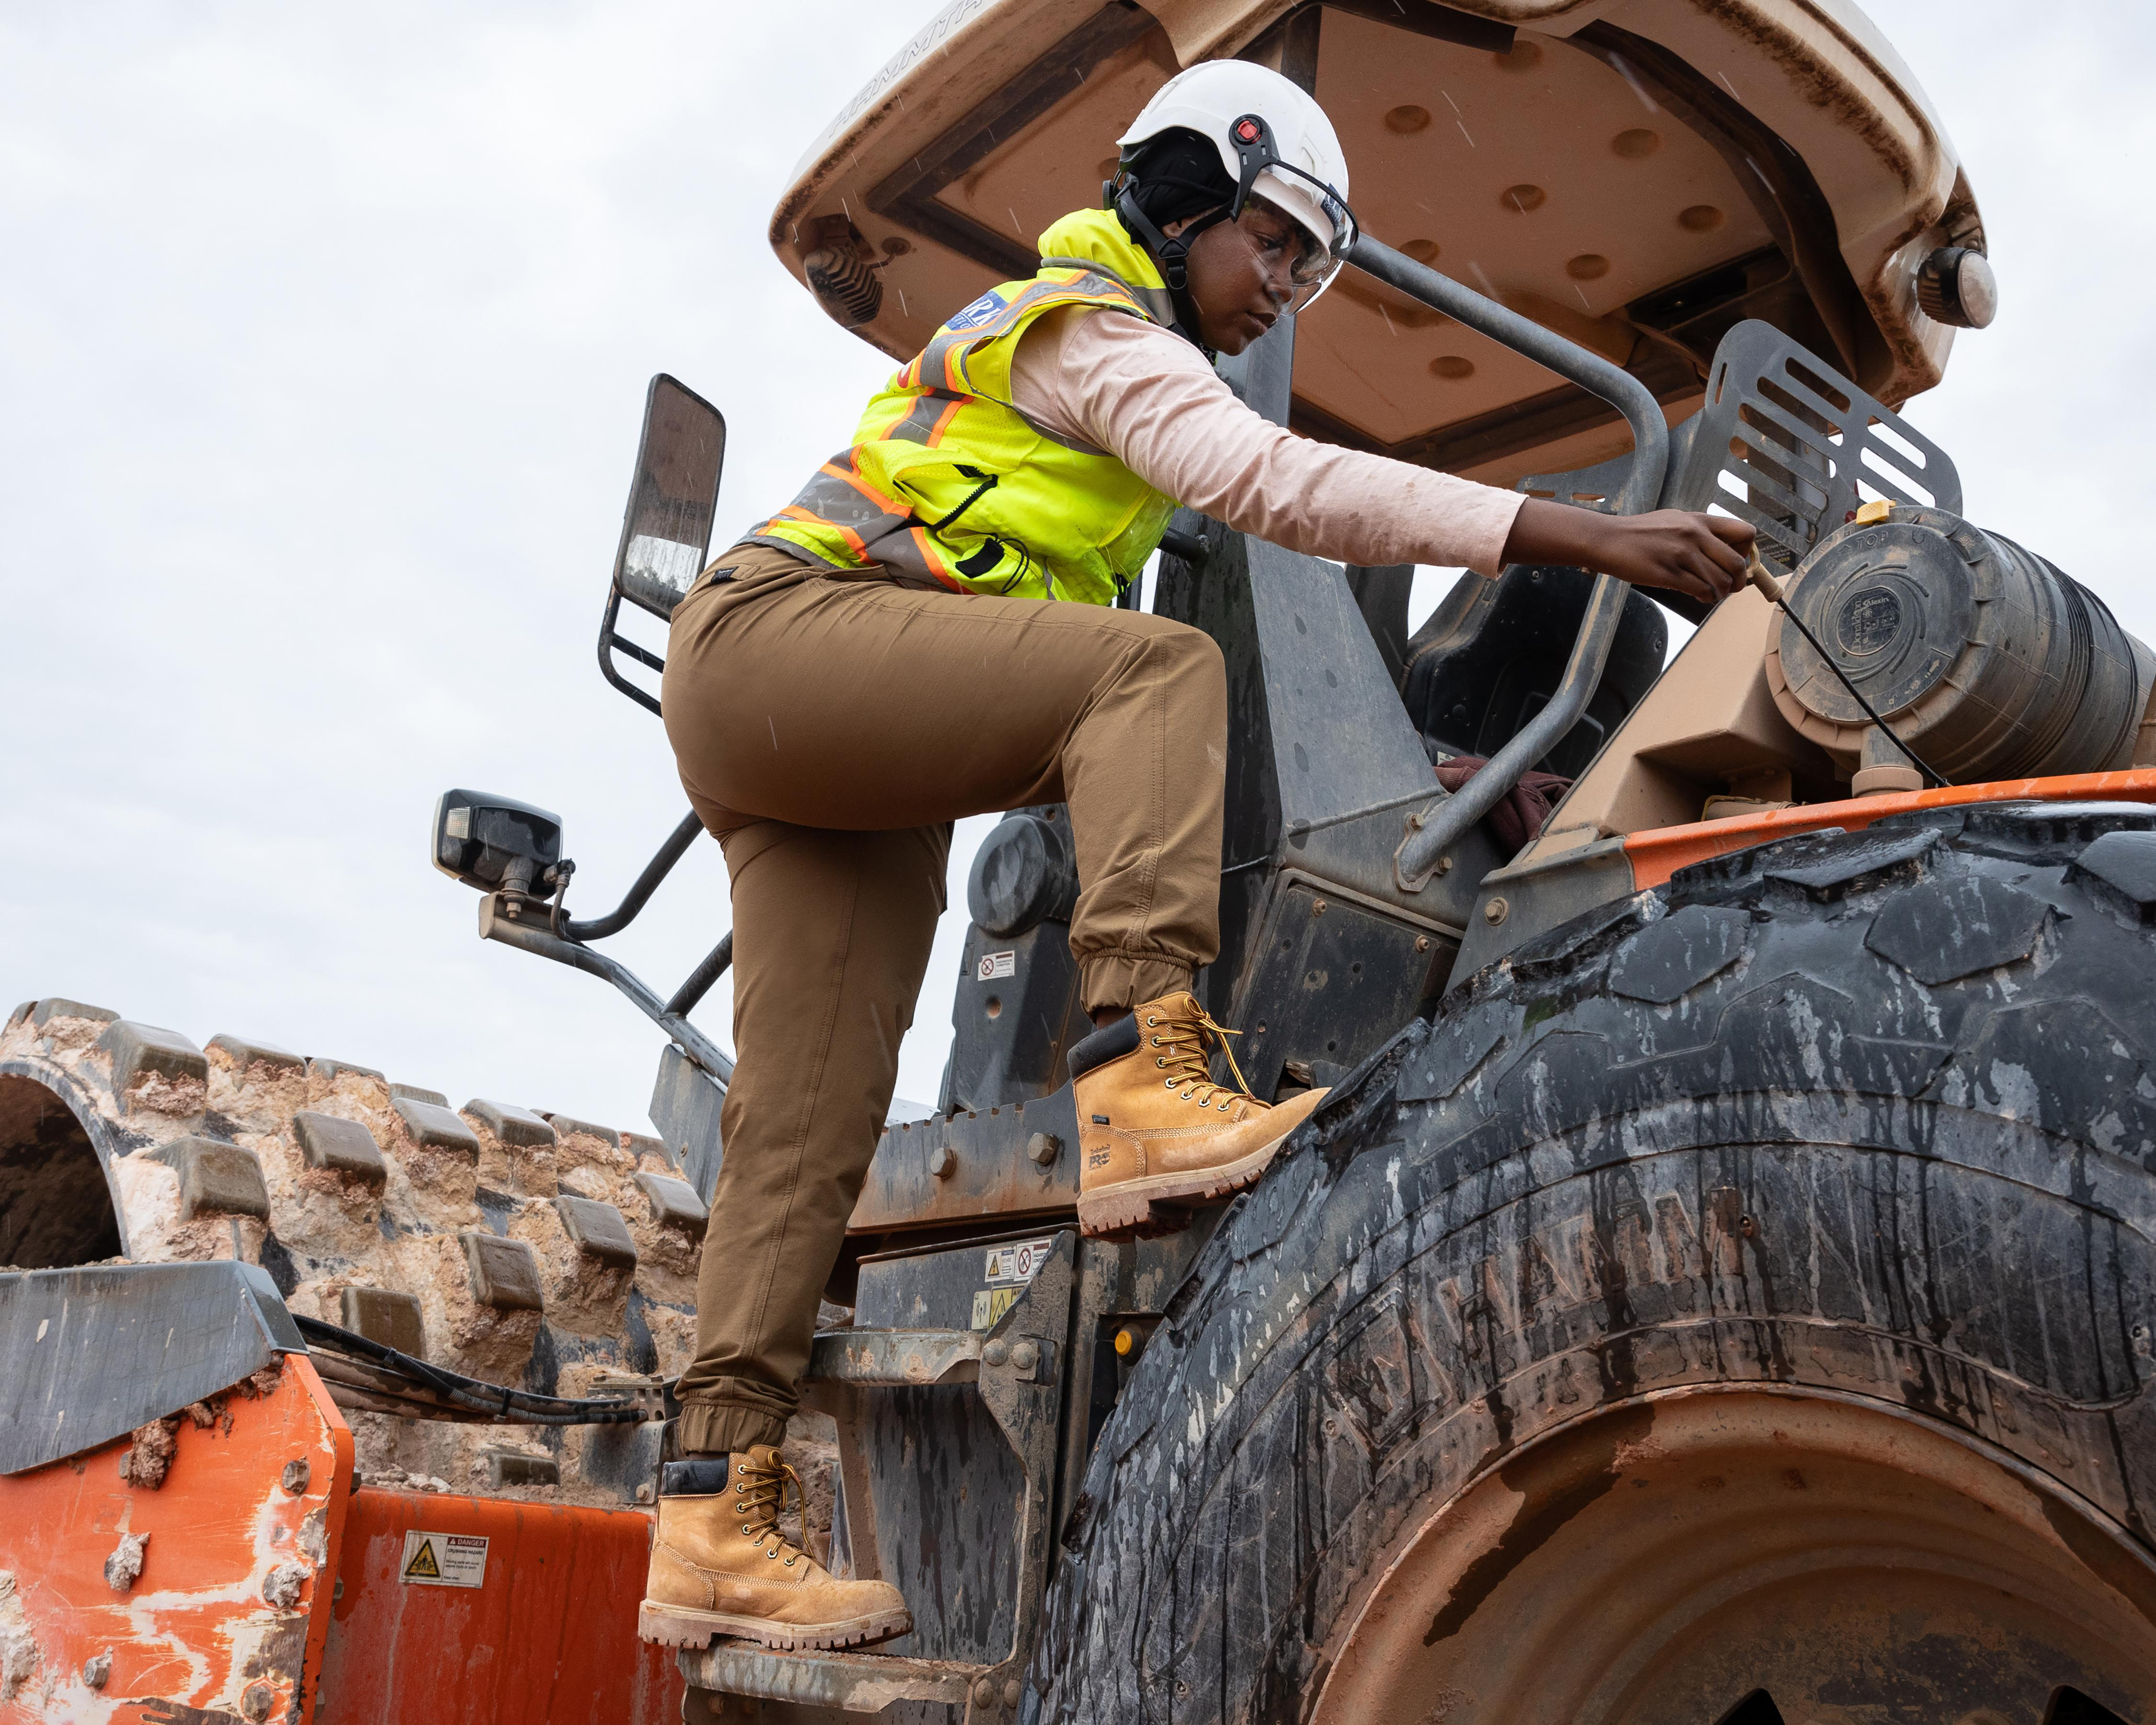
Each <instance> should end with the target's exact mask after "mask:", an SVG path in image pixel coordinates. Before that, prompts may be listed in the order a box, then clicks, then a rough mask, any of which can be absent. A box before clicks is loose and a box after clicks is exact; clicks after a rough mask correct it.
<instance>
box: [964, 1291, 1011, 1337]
mask: <svg viewBox="0 0 2156 1725" xmlns="http://www.w3.org/2000/svg"><path fill="white" fill-rule="evenodd" d="M1018 1296H1019V1291H1018V1290H1017V1289H1016V1288H980V1289H977V1290H976V1291H974V1294H973V1327H974V1328H975V1329H977V1330H993V1328H995V1327H996V1326H997V1325H998V1323H1000V1322H1003V1316H1004V1313H1005V1312H1009V1310H1010V1309H1011V1307H1014V1306H1015V1305H1017V1304H1018Z"/></svg>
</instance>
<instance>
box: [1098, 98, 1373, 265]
mask: <svg viewBox="0 0 2156 1725" xmlns="http://www.w3.org/2000/svg"><path fill="white" fill-rule="evenodd" d="M1178 129H1181V130H1185V131H1194V132H1196V133H1198V134H1199V136H1202V137H1204V138H1207V139H1209V140H1210V141H1212V143H1213V146H1214V148H1216V149H1217V150H1219V152H1220V165H1221V166H1222V167H1224V168H1225V169H1226V170H1227V172H1228V177H1229V179H1230V180H1233V181H1235V183H1236V188H1237V189H1236V195H1235V205H1234V207H1233V208H1232V210H1231V211H1230V214H1231V215H1240V214H1241V213H1242V208H1243V204H1244V202H1245V200H1246V199H1247V198H1250V196H1251V195H1252V193H1253V192H1255V193H1256V195H1258V196H1260V197H1261V198H1264V199H1265V201H1266V202H1267V203H1270V204H1273V205H1275V206H1276V207H1277V208H1279V210H1280V211H1281V213H1282V214H1283V215H1285V216H1286V217H1288V218H1290V219H1291V220H1292V221H1293V222H1294V223H1296V225H1297V226H1298V227H1300V228H1302V229H1303V230H1304V231H1305V232H1306V233H1307V234H1309V235H1310V237H1311V239H1312V240H1313V241H1314V242H1315V253H1316V254H1317V256H1320V257H1322V258H1325V259H1329V267H1327V269H1326V270H1325V271H1324V278H1325V280H1326V281H1329V280H1331V278H1332V272H1333V270H1337V268H1338V266H1339V264H1340V261H1341V260H1342V259H1343V258H1345V257H1346V256H1347V248H1348V247H1349V246H1350V245H1352V244H1354V241H1355V237H1356V228H1355V218H1354V214H1353V212H1352V211H1350V210H1349V209H1348V208H1347V157H1346V156H1345V155H1343V154H1342V151H1341V149H1340V139H1339V137H1338V136H1337V134H1336V133H1335V132H1334V131H1333V130H1332V121H1330V120H1328V119H1327V118H1326V116H1325V110H1324V109H1322V108H1321V107H1319V106H1318V105H1317V101H1316V100H1315V99H1314V98H1313V97H1312V96H1311V95H1310V94H1309V93H1308V92H1307V91H1306V90H1303V89H1302V88H1301V86H1300V85H1296V84H1295V83H1293V82H1291V80H1288V79H1286V78H1284V77H1282V76H1281V74H1279V73H1277V72H1276V71H1273V70H1271V69H1270V68H1268V67H1265V66H1260V65H1254V64H1251V63H1250V61H1248V60H1206V61H1204V62H1203V63H1201V64H1198V65H1195V66H1193V67H1191V68H1190V69H1189V70H1188V71H1186V72H1178V74H1176V75H1175V76H1174V77H1173V78H1171V79H1169V80H1168V82H1167V83H1165V84H1163V85H1161V87H1160V89H1159V90H1157V91H1156V92H1155V93H1154V95H1153V98H1152V100H1151V101H1149V102H1147V104H1146V105H1145V106H1144V108H1143V109H1142V110H1140V112H1139V114H1138V117H1137V119H1136V120H1134V121H1132V122H1131V128H1130V130H1129V131H1127V132H1125V133H1124V134H1123V135H1122V137H1120V138H1118V139H1117V140H1116V143H1117V145H1118V146H1120V147H1121V149H1122V157H1123V160H1124V161H1125V162H1128V161H1129V160H1130V159H1131V157H1132V155H1133V154H1134V153H1135V151H1137V148H1138V146H1140V145H1142V144H1145V143H1147V142H1149V141H1152V139H1154V138H1157V137H1158V136H1160V135H1161V134H1162V133H1163V132H1166V131H1176V130H1178ZM1323 285H1324V282H1323V281H1321V282H1319V283H1318V284H1317V286H1318V289H1319V290H1322V288H1323ZM1316 297H1317V295H1316V293H1314V292H1313V293H1312V294H1311V295H1309V296H1308V299H1314V298H1316ZM1308 299H1305V300H1303V301H1302V303H1304V304H1307V303H1308Z"/></svg>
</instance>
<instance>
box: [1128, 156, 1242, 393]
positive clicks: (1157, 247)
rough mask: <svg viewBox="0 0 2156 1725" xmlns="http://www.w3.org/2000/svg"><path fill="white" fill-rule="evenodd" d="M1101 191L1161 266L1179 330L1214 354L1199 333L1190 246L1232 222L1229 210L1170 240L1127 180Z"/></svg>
mask: <svg viewBox="0 0 2156 1725" xmlns="http://www.w3.org/2000/svg"><path fill="white" fill-rule="evenodd" d="M1101 190H1102V191H1103V192H1104V193H1108V194H1110V208H1112V209H1113V210H1114V211H1115V213H1116V215H1117V216H1118V217H1120V218H1122V223H1123V225H1124V226H1125V227H1126V228H1129V229H1130V231H1131V232H1132V234H1135V235H1137V239H1138V240H1139V242H1140V243H1141V244H1142V245H1143V246H1144V247H1145V249H1147V251H1149V252H1151V253H1152V259H1153V262H1154V263H1156V264H1159V265H1160V279H1161V280H1163V282H1165V283H1166V284H1167V285H1168V300H1169V301H1170V303H1171V304H1173V305H1174V307H1175V323H1176V328H1177V330H1178V331H1180V332H1181V334H1182V335H1183V336H1184V337H1185V339H1187V340H1188V341H1192V342H1193V343H1195V344H1196V345H1197V346H1198V347H1199V348H1201V349H1204V351H1206V352H1211V350H1210V349H1209V348H1206V347H1205V342H1204V338H1203V337H1202V336H1200V335H1199V332H1198V302H1197V301H1196V300H1193V299H1192V298H1191V297H1190V264H1189V260H1190V243H1191V241H1193V239H1197V238H1198V236H1199V234H1203V233H1204V231H1205V230H1206V229H1207V228H1210V227H1212V226H1214V224H1215V223H1220V222H1225V221H1229V220H1232V219H1233V218H1232V216H1231V215H1230V214H1229V210H1228V208H1227V206H1225V205H1222V206H1221V207H1220V208H1218V209H1211V210H1208V211H1206V212H1205V213H1204V214H1203V215H1201V216H1195V217H1193V218H1191V222H1190V225H1189V226H1188V227H1187V228H1184V229H1183V231H1182V232H1181V233H1180V234H1177V235H1176V236H1175V238H1174V239H1169V238H1168V235H1166V234H1163V233H1162V232H1161V230H1160V228H1159V226H1158V224H1157V223H1155V222H1154V221H1153V219H1152V217H1151V216H1149V215H1147V213H1145V212H1144V211H1143V210H1142V209H1141V208H1138V201H1137V198H1136V196H1134V195H1133V191H1134V188H1133V187H1132V185H1131V184H1130V182H1128V181H1127V180H1126V181H1125V182H1123V183H1122V187H1121V189H1120V190H1119V189H1118V188H1117V186H1116V182H1114V181H1111V182H1108V183H1107V184H1106V186H1104V187H1102V188H1101Z"/></svg>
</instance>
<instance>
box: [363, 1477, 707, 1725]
mask: <svg viewBox="0 0 2156 1725" xmlns="http://www.w3.org/2000/svg"><path fill="white" fill-rule="evenodd" d="M415 1530H416V1531H420V1532H425V1533H429V1534H433V1535H437V1536H439V1537H440V1539H441V1541H442V1543H441V1544H440V1545H439V1546H438V1547H436V1548H432V1549H430V1550H429V1553H428V1555H427V1556H426V1557H425V1558H421V1559H419V1562H420V1565H421V1567H422V1568H426V1567H427V1566H429V1564H431V1565H432V1566H433V1567H435V1568H443V1569H445V1570H446V1569H449V1568H453V1567H454V1565H455V1564H456V1563H458V1562H459V1561H462V1562H464V1563H468V1564H469V1563H472V1562H473V1561H474V1559H475V1555H476V1554H475V1550H474V1548H472V1547H471V1546H470V1545H469V1544H467V1545H464V1546H460V1547H457V1548H454V1550H453V1549H452V1548H450V1547H449V1545H448V1544H447V1543H446V1542H447V1541H448V1540H449V1538H452V1537H454V1538H459V1539H462V1540H465V1541H470V1540H477V1539H484V1540H485V1541H486V1542H487V1544H486V1551H485V1567H484V1570H483V1573H482V1574H480V1577H479V1579H480V1585H479V1586H477V1587H447V1586H427V1585H423V1584H419V1583H417V1582H408V1581H406V1580H404V1579H403V1569H404V1568H405V1566H406V1563H407V1561H408V1560H407V1558H406V1555H405V1553H406V1547H407V1543H408V1542H407V1540H406V1538H405V1536H406V1534H407V1533H408V1532H413V1531H415ZM650 1537H651V1517H650V1516H649V1514H648V1513H647V1512H644V1511H642V1510H634V1509H621V1510H607V1509H583V1508H576V1507H556V1506H553V1505H549V1504H542V1503H512V1502H506V1501H503V1500H501V1499H498V1498H486V1497H447V1496H440V1497H436V1496H429V1495H425V1494H422V1493H417V1492H408V1491H375V1490H372V1489H370V1488H367V1487H365V1486H362V1488H361V1489H360V1490H359V1491H356V1492H354V1493H353V1494H352V1504H351V1507H350V1510H349V1512H347V1514H346V1522H345V1538H344V1555H343V1560H342V1562H341V1565H340V1567H339V1571H338V1576H339V1581H340V1585H341V1591H340V1593H339V1594H338V1597H337V1599H336V1604H335V1605H334V1606H333V1607H332V1608H331V1616H332V1623H331V1630H330V1640H329V1652H328V1657H327V1662H326V1666H325V1667H324V1670H323V1676H322V1695H323V1704H322V1711H321V1721H322V1725H409V1722H412V1721H414V1720H420V1719H440V1720H455V1721H457V1722H459V1725H676V1722H678V1721H679V1720H680V1717H681V1677H680V1671H679V1668H678V1667H677V1666H676V1665H675V1659H674V1656H673V1654H672V1653H671V1652H670V1651H668V1650H666V1649H665V1648H660V1647H653V1646H649V1645H645V1644H644V1642H642V1641H639V1640H638V1639H637V1636H636V1608H637V1604H638V1603H639V1601H640V1600H641V1599H643V1597H644V1568H645V1564H646V1562H647V1559H648V1557H649V1549H650ZM414 1556H415V1557H417V1552H416V1550H415V1553H414Z"/></svg>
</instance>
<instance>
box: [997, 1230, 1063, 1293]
mask: <svg viewBox="0 0 2156 1725" xmlns="http://www.w3.org/2000/svg"><path fill="white" fill-rule="evenodd" d="M1054 1250H1055V1239H1054V1238H1053V1237H1052V1236H1051V1237H1050V1238H1049V1239H1046V1240H1019V1242H1018V1243H1017V1244H1016V1245H1000V1246H995V1247H993V1248H991V1249H990V1250H989V1252H988V1265H987V1269H988V1280H989V1281H991V1282H998V1281H1001V1282H1012V1281H1017V1282H1027V1281H1032V1280H1033V1278H1034V1275H1035V1273H1036V1272H1037V1271H1039V1268H1040V1266H1042V1265H1044V1264H1045V1263H1046V1262H1047V1261H1048V1255H1049V1254H1050V1252H1052V1251H1054Z"/></svg>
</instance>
